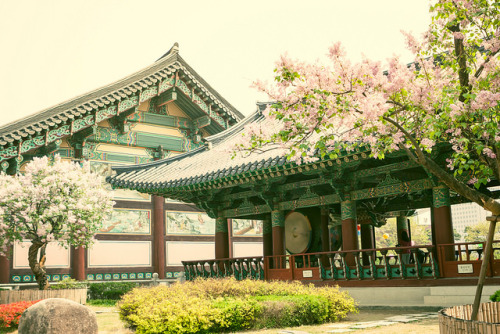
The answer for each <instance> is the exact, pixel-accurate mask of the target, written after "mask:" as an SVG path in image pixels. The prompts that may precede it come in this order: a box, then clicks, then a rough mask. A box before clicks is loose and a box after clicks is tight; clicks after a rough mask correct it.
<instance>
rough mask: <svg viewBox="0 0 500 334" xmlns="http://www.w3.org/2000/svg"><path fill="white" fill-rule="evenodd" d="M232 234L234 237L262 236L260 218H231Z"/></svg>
mask: <svg viewBox="0 0 500 334" xmlns="http://www.w3.org/2000/svg"><path fill="white" fill-rule="evenodd" d="M233 236H235V237H260V236H262V220H250V219H233Z"/></svg>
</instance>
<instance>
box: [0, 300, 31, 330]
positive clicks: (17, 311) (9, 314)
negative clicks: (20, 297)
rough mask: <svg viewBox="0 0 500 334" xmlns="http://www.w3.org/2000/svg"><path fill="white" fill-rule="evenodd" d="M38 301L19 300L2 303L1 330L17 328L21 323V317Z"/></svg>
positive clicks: (0, 310)
mask: <svg viewBox="0 0 500 334" xmlns="http://www.w3.org/2000/svg"><path fill="white" fill-rule="evenodd" d="M38 302H39V300H37V301H28V302H17V303H12V304H1V305H0V330H1V331H3V330H7V329H13V328H17V326H18V325H19V318H21V315H22V314H23V312H24V310H26V309H27V308H28V307H30V306H31V305H33V304H35V303H38Z"/></svg>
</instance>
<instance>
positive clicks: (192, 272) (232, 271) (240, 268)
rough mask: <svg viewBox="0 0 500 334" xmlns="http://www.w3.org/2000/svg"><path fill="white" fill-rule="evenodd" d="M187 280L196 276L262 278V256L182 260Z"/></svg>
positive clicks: (239, 278)
mask: <svg viewBox="0 0 500 334" xmlns="http://www.w3.org/2000/svg"><path fill="white" fill-rule="evenodd" d="M182 265H183V266H184V272H185V276H186V279H187V280H193V279H195V278H197V277H204V278H208V277H235V278H236V279H238V280H241V279H245V278H252V279H264V259H263V258H262V257H241V258H231V259H217V260H199V261H182Z"/></svg>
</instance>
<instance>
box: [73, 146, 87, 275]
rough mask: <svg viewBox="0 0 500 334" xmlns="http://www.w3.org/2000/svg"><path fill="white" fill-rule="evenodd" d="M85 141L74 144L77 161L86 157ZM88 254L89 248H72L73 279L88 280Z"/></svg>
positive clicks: (81, 160)
mask: <svg viewBox="0 0 500 334" xmlns="http://www.w3.org/2000/svg"><path fill="white" fill-rule="evenodd" d="M83 145H84V143H83V141H80V142H74V143H73V145H72V146H73V149H74V152H75V155H74V156H75V159H76V160H79V161H80V162H83V161H84V160H85V157H84V156H83ZM86 253H87V248H83V247H73V246H72V247H71V278H73V279H76V280H78V281H84V280H86V279H87V274H86V269H87V266H86V263H85V255H86Z"/></svg>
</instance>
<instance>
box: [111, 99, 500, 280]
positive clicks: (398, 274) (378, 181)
mask: <svg viewBox="0 0 500 334" xmlns="http://www.w3.org/2000/svg"><path fill="white" fill-rule="evenodd" d="M265 108H266V105H265V104H261V105H259V108H258V110H257V111H256V112H255V113H254V114H252V115H250V116H248V117H247V118H245V119H244V120H242V121H240V122H239V123H238V124H236V125H235V126H233V127H231V128H229V129H226V130H224V131H222V132H221V133H218V134H216V135H213V136H209V137H207V138H205V140H204V145H203V146H200V147H199V148H197V149H195V150H192V151H190V152H189V153H185V154H183V155H179V156H175V157H171V158H166V159H163V160H159V161H155V162H151V163H147V164H141V165H136V166H123V167H121V166H118V167H114V168H113V169H114V170H116V172H117V174H116V175H113V176H110V177H108V178H107V180H108V182H110V183H111V184H112V185H113V187H115V188H122V189H132V190H136V191H139V192H141V193H146V194H151V195H153V196H163V197H166V198H173V199H177V200H181V201H185V202H190V203H194V204H195V205H196V206H197V207H199V208H202V209H204V210H205V211H206V212H207V214H208V215H209V216H210V217H212V218H214V219H216V232H215V258H207V256H206V254H200V255H199V258H198V260H196V261H184V262H183V263H184V268H185V273H186V277H187V278H188V279H192V278H195V277H200V276H201V277H224V276H234V277H236V278H238V279H241V278H246V277H252V278H257V279H281V280H303V281H314V282H323V284H330V283H332V284H339V285H342V286H363V285H364V286H366V285H368V286H384V285H385V286H390V285H393V286H398V285H401V286H405V285H406V286H408V285H409V286H411V285H414V286H419V285H436V284H437V285H439V284H450V283H449V282H450V281H449V279H453V282H454V283H453V284H459V285H460V284H462V285H467V284H469V285H473V284H475V282H476V280H475V279H474V278H475V277H477V276H478V274H479V270H480V266H481V262H482V261H481V259H482V256H483V254H482V253H483V248H482V246H483V245H482V243H480V242H476V243H474V242H472V243H456V242H455V240H454V234H453V224H452V216H451V205H452V204H456V203H463V202H467V200H465V199H464V198H462V197H461V196H459V195H458V194H456V193H454V192H452V191H450V190H449V189H448V188H447V187H446V186H445V185H444V184H441V183H439V182H438V180H437V179H436V178H435V177H434V176H433V175H431V174H430V173H428V172H427V171H426V170H424V169H423V168H422V167H421V166H419V165H418V164H416V163H415V162H413V161H412V160H409V159H408V157H407V156H406V154H405V153H404V152H395V153H392V154H390V155H388V156H386V158H384V159H383V160H377V159H374V158H371V157H370V156H369V153H370V152H369V148H367V147H364V148H363V147H360V148H358V149H357V150H355V151H351V152H347V151H346V152H343V154H341V155H340V156H339V157H337V158H334V159H331V158H329V157H326V158H324V159H319V160H318V161H316V162H311V163H304V164H301V165H297V164H295V163H291V162H290V161H288V160H287V159H286V157H285V152H283V151H281V150H280V149H279V148H277V149H269V150H264V152H252V153H250V154H246V155H237V156H236V157H233V154H232V153H231V149H232V147H233V146H234V143H235V141H238V140H239V138H241V134H242V132H244V127H245V126H246V125H247V124H249V123H251V122H261V121H262V120H263V119H264V116H263V115H262V110H263V109H265ZM449 153H450V147H449V146H448V145H445V144H443V145H440V146H439V148H438V150H437V151H436V152H435V153H433V160H434V161H435V162H436V163H438V164H440V165H443V166H444V165H445V164H446V161H445V160H446V157H447V156H448V154H449ZM497 185H498V181H497V180H492V181H491V182H490V184H489V185H488V187H494V186H497ZM484 191H486V192H488V193H489V194H490V195H492V196H495V198H498V195H499V193H498V191H497V192H491V191H490V190H488V188H485V189H484ZM421 208H431V221H432V224H431V231H432V238H431V239H432V241H430V242H429V244H425V245H415V244H414V243H413V242H412V238H411V228H410V225H409V220H408V219H407V217H408V216H411V215H413V214H414V212H415V210H416V209H421ZM389 217H395V218H396V220H397V224H396V228H395V230H394V231H393V233H394V234H396V235H397V239H398V245H397V247H389V248H387V247H386V248H380V247H379V248H377V245H376V244H375V237H374V231H375V229H377V228H379V227H380V226H382V225H384V224H386V222H387V219H388V218H389ZM231 219H249V220H260V221H262V222H263V227H262V229H263V245H262V252H263V255H264V256H263V257H256V256H251V257H239V258H237V257H235V256H232V255H231V254H230V251H229V250H230V240H231V233H230V231H229V230H228V220H231ZM358 234H359V235H360V237H358ZM497 245H498V244H497V243H496V244H495V245H494V250H493V251H494V256H492V260H491V267H490V268H491V270H490V271H489V273H488V276H489V278H488V280H487V282H489V283H491V282H497V283H498V281H499V280H498V278H495V277H498V276H499V275H500V250H499V249H497V247H496V246H497ZM447 281H448V283H446V282H447Z"/></svg>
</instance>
